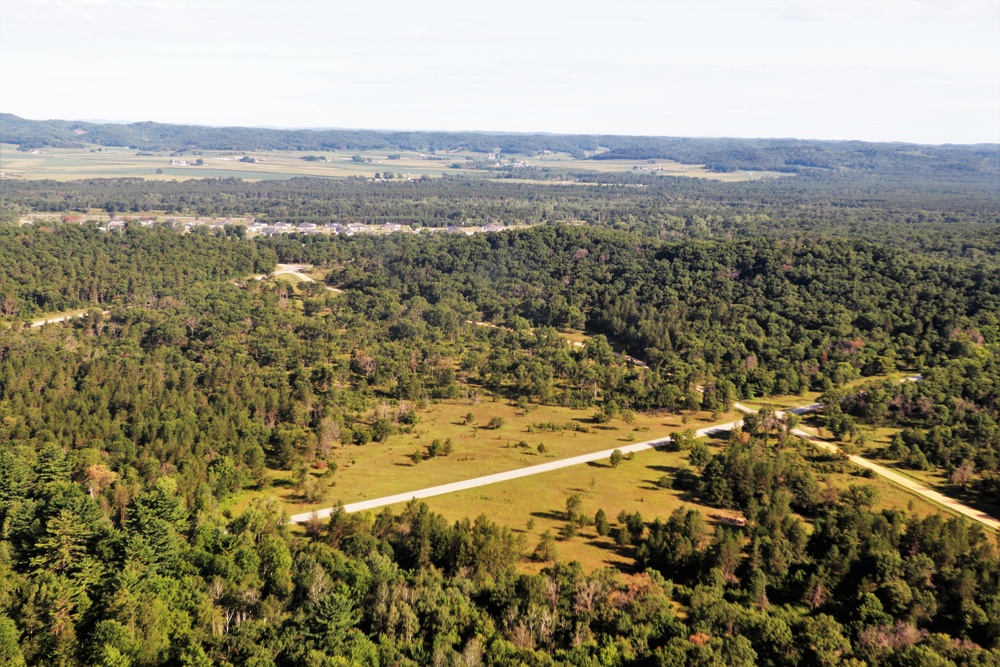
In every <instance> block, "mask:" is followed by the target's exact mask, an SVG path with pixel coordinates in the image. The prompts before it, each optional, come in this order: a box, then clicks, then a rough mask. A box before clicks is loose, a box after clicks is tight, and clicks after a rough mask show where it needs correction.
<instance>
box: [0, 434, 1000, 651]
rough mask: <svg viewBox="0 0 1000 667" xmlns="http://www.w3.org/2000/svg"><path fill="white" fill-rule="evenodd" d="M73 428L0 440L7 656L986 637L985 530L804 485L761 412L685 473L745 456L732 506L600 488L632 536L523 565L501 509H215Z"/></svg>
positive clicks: (796, 456) (831, 644)
mask: <svg viewBox="0 0 1000 667" xmlns="http://www.w3.org/2000/svg"><path fill="white" fill-rule="evenodd" d="M761 416H762V417H764V415H761ZM84 451H85V450H79V451H72V452H69V453H66V452H64V451H63V450H62V449H61V448H60V447H58V446H54V445H49V446H46V447H43V448H41V449H40V450H39V451H37V453H35V454H33V455H32V456H26V455H25V452H24V451H23V450H14V451H12V450H4V451H2V452H0V525H2V526H3V527H4V539H3V541H2V542H0V546H2V550H0V573H2V574H3V577H0V657H2V658H3V659H4V661H5V664H10V665H13V666H17V665H25V664H49V665H60V666H62V665H66V666H71V665H84V664H85V665H96V666H100V667H111V666H113V665H142V666H145V665H150V666H152V665H166V664H182V665H205V666H207V665H212V664H221V665H233V666H237V665H255V666H262V665H263V666H271V665H274V666H275V667H278V666H284V665H317V666H326V665H362V666H378V665H402V666H410V665H413V666H415V665H426V664H433V663H439V664H455V665H469V664H482V665H533V666H535V665H537V666H538V667H545V666H548V665H592V666H595V667H597V666H607V667H617V666H626V665H636V666H638V665H656V666H664V667H666V666H671V665H726V666H727V667H751V666H758V665H759V666H762V667H783V666H792V665H831V666H832V665H858V666H859V665H871V666H873V667H882V666H885V667H890V666H898V665H941V666H942V667H951V666H955V667H958V666H970V667H973V666H975V667H979V666H989V665H995V664H997V662H998V661H1000V626H998V624H997V623H996V618H997V616H996V612H997V611H998V609H997V604H998V600H1000V555H998V546H997V543H996V539H995V536H990V535H988V534H987V533H986V532H985V531H984V529H982V528H981V527H977V526H973V525H970V524H969V523H968V522H967V521H966V520H964V519H960V518H952V519H945V518H943V517H942V516H940V515H932V516H929V517H926V518H923V519H921V518H918V517H913V516H907V515H906V514H905V513H903V512H899V511H881V512H878V511H874V510H873V508H872V504H873V502H874V501H875V499H876V495H875V493H874V492H873V490H872V488H871V487H868V486H865V485H863V484H861V485H853V486H850V487H849V488H848V489H846V490H845V491H843V492H838V491H837V490H836V489H835V488H828V489H826V490H825V491H824V492H822V493H819V492H815V491H812V492H810V490H809V489H807V488H803V487H802V484H801V482H802V480H805V479H810V478H812V477H813V476H815V475H816V473H815V472H814V467H813V465H812V464H811V463H810V462H808V461H806V459H805V458H803V456H802V455H801V453H800V452H798V451H797V450H796V448H795V447H794V446H791V445H789V446H782V445H774V444H773V443H772V442H769V441H768V438H767V427H766V426H765V427H763V429H760V428H757V427H752V428H750V429H747V430H737V431H735V432H734V433H733V435H732V438H731V442H730V446H729V448H728V449H727V450H726V451H724V452H723V453H721V454H718V455H716V456H715V457H713V458H712V459H710V460H709V462H708V463H707V465H705V468H704V472H702V473H701V474H696V477H697V478H698V479H699V482H698V484H699V487H700V489H701V490H700V491H699V492H700V493H710V491H707V490H708V489H711V488H713V487H715V486H717V485H718V484H719V483H720V480H722V479H724V478H728V479H729V480H734V479H738V480H739V483H740V484H741V490H740V493H739V494H736V495H732V496H729V497H728V498H726V499H719V504H723V505H726V506H732V507H738V508H740V509H741V511H742V513H743V515H744V516H745V517H746V519H747V520H746V524H745V526H742V527H735V526H733V527H719V528H715V529H714V530H712V529H711V528H710V527H709V526H708V525H707V524H706V521H705V518H704V517H702V515H701V514H700V513H699V512H698V511H697V510H691V509H684V508H681V509H678V510H677V511H675V512H674V513H673V514H672V515H671V516H670V517H667V518H655V519H653V520H652V521H648V520H646V519H644V518H643V517H642V516H641V515H640V514H639V513H638V512H634V513H631V514H629V513H625V512H623V514H622V515H621V516H619V517H618V519H617V521H613V520H609V519H608V518H607V517H606V516H604V515H603V512H601V511H600V510H598V512H597V514H596V516H595V519H594V523H596V526H597V530H598V531H600V532H601V533H602V534H612V533H613V534H615V535H616V536H617V537H616V542H617V543H618V545H619V549H620V550H621V552H622V553H624V554H628V555H630V556H632V557H633V558H634V559H635V563H636V566H637V569H638V573H636V574H631V575H627V576H622V575H616V574H615V573H614V572H612V571H608V570H602V571H597V572H593V573H586V572H584V571H583V570H582V568H580V566H579V565H578V564H574V563H568V564H567V563H564V562H559V561H558V556H557V555H556V554H555V553H554V552H553V547H552V545H551V544H549V545H548V546H546V547H545V548H544V549H543V550H542V551H540V550H539V549H536V550H535V554H534V558H535V559H540V560H544V561H546V565H545V567H544V568H543V569H542V571H541V572H540V573H539V574H523V573H520V572H519V565H520V563H521V562H522V561H523V560H524V559H525V557H526V556H527V549H526V547H527V545H526V544H525V541H524V539H523V538H522V537H520V536H519V535H518V534H517V533H515V532H513V531H511V530H509V529H508V528H505V527H502V526H499V525H497V524H495V523H494V522H492V521H490V520H489V519H488V518H486V517H479V518H477V519H475V520H470V519H464V520H460V521H456V522H454V523H449V522H447V521H445V520H444V518H443V517H441V516H440V515H437V514H435V513H433V512H431V511H429V510H428V508H427V506H426V505H425V504H423V503H418V502H417V501H413V502H411V503H409V504H408V505H406V506H405V507H404V508H402V510H401V511H400V512H399V513H398V514H396V513H394V512H392V511H390V510H389V509H385V510H383V511H382V512H380V513H379V514H378V515H377V516H374V517H373V516H371V515H370V514H368V515H348V514H346V513H344V512H343V511H342V510H339V511H335V512H334V513H333V515H332V516H331V517H330V519H329V520H327V521H313V522H310V523H308V524H307V525H306V535H305V536H296V535H294V534H293V533H292V532H291V531H290V529H289V527H288V526H287V524H286V517H285V516H284V515H283V514H281V513H280V512H279V511H277V509H276V508H275V507H274V506H272V505H269V504H267V503H260V502H257V503H254V504H252V505H251V506H250V507H249V508H248V509H247V510H246V511H245V512H244V513H243V514H241V515H240V516H238V517H235V518H232V519H227V518H226V517H225V516H223V515H222V514H220V513H219V511H218V509H217V507H216V505H215V499H214V498H213V496H212V494H211V493H210V492H209V491H208V490H207V489H206V490H203V491H199V492H198V493H197V494H195V496H194V497H193V498H191V499H190V500H188V501H187V502H185V500H184V499H182V497H179V496H178V493H177V492H178V484H177V481H176V477H175V473H174V472H173V471H172V470H170V469H157V470H151V471H149V473H148V477H145V478H140V479H136V478H128V477H126V476H121V477H119V476H117V475H116V474H115V473H114V472H113V471H108V470H107V469H105V468H103V466H102V465H101V464H100V463H94V462H93V461H92V460H90V459H88V457H87V456H86V455H84V453H83V452H84ZM691 454H692V460H693V459H694V456H693V454H694V451H693V450H692V452H691ZM824 465H825V466H826V467H827V468H829V466H830V465H831V463H830V462H827V463H825V464H824ZM840 465H841V466H842V465H845V464H843V463H841V464H840ZM788 470H793V471H797V472H796V474H795V475H792V476H786V475H785V474H783V472H785V471H788ZM123 499H124V500H123ZM796 507H798V508H799V511H800V512H803V513H804V514H805V515H806V516H808V517H809V520H810V522H811V523H812V524H813V526H812V529H811V530H810V529H807V526H806V522H805V521H804V520H803V518H802V517H801V515H797V514H796V513H795V512H793V508H796ZM580 512H581V504H580V502H579V499H578V498H577V500H576V501H568V502H567V513H566V515H567V516H566V518H567V521H569V522H574V523H575V524H582V525H587V524H589V523H591V521H590V519H589V517H587V516H584V515H582V514H581V513H580ZM544 540H545V538H543V542H544Z"/></svg>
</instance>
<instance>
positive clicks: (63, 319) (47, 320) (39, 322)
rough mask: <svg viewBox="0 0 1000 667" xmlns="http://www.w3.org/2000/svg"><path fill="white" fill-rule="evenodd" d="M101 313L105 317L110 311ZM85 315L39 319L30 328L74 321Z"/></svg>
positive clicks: (84, 313) (75, 314)
mask: <svg viewBox="0 0 1000 667" xmlns="http://www.w3.org/2000/svg"><path fill="white" fill-rule="evenodd" d="M101 312H102V313H104V314H105V315H107V314H108V313H109V312H110V311H107V310H102V311H101ZM86 314H87V313H86V312H82V313H73V314H71V315H60V316H58V317H46V318H43V319H40V320H34V321H33V322H32V323H31V326H32V327H41V326H45V325H46V324H55V323H56V322H66V321H69V320H75V319H76V318H78V317H83V316H84V315H86Z"/></svg>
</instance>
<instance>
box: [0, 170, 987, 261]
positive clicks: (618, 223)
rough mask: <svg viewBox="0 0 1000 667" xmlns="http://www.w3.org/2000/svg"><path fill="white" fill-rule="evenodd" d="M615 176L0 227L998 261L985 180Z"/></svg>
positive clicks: (308, 194) (171, 193)
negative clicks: (260, 227)
mask: <svg viewBox="0 0 1000 667" xmlns="http://www.w3.org/2000/svg"><path fill="white" fill-rule="evenodd" d="M624 176H625V177H627V178H614V179H612V178H608V177H607V176H605V177H602V178H603V180H604V181H615V182H605V183H602V184H601V185H600V187H593V186H581V185H557V184H532V183H511V182H505V181H502V180H501V181H497V180H490V179H483V178H447V179H430V180H418V181H413V182H388V183H386V182H383V183H372V182H369V181H367V180H364V179H340V180H333V179H318V178H296V179H291V180H288V181H265V182H259V183H251V182H246V181H241V180H237V179H206V180H191V181H185V182H183V183H178V182H155V181H144V180H142V179H139V178H132V179H96V180H85V181H73V182H69V183H57V182H53V181H14V180H6V181H3V188H2V190H0V219H3V218H5V219H8V220H16V219H17V218H18V216H19V215H20V214H22V213H26V212H29V211H32V212H51V213H53V214H54V216H62V215H69V216H71V217H74V216H81V217H82V219H87V217H88V216H87V214H88V213H90V212H93V211H99V212H100V213H101V214H102V215H105V216H106V215H109V214H110V215H115V216H117V217H119V218H121V217H128V216H130V215H131V216H138V214H140V213H150V214H152V215H156V216H157V217H158V218H159V219H160V220H161V221H169V220H170V219H171V216H213V217H223V218H224V217H233V216H253V217H255V218H256V219H257V220H259V221H261V222H277V221H286V222H313V223H327V222H341V223H348V222H364V223H384V222H394V223H403V224H409V225H412V226H413V227H415V228H419V227H435V228H440V227H446V226H467V225H482V224H486V223H493V222H498V221H499V222H502V223H504V224H509V225H537V224H557V223H572V224H581V223H582V224H586V225H588V226H598V227H610V228H613V229H618V230H623V231H630V232H635V233H637V234H641V235H643V236H648V237H653V238H658V239H663V240H672V241H683V240H687V239H720V240H729V239H735V238H753V237H757V236H771V237H777V238H806V237H809V238H813V237H816V236H817V235H822V236H824V237H844V236H848V237H851V238H855V239H859V238H860V239H867V240H870V241H875V242H878V243H880V244H886V243H888V244H893V245H896V246H899V247H902V248H906V249H909V250H914V251H917V252H919V253H920V254H939V255H945V256H956V257H958V256H960V257H967V258H973V259H975V258H981V257H983V256H986V255H992V256H997V255H1000V225H998V224H997V221H998V219H1000V215H998V210H1000V194H998V190H997V188H996V187H995V183H994V182H993V181H982V180H978V181H968V182H966V181H963V182H953V181H940V180H939V181H926V180H922V179H917V180H912V179H910V180H906V181H902V182H896V181H893V180H891V179H874V180H872V179H867V180H865V179H859V178H857V177H849V176H843V177H836V178H833V177H824V178H820V177H817V176H808V175H805V176H801V175H800V176H795V177H794V178H788V179H781V180H778V181H767V182H746V183H719V182H714V181H707V180H702V179H691V178H662V177H653V176H649V175H647V176H644V177H634V176H632V175H631V174H625V175H624ZM590 177H593V175H591V176H589V177H587V178H590ZM580 178H581V179H583V178H585V176H583V175H581V176H580ZM994 180H995V179H994ZM618 181H620V182H618ZM627 181H631V182H627ZM637 186H641V187H637ZM94 217H95V218H97V217H98V216H97V215H96V214H94ZM77 219H79V218H77ZM887 230H891V232H890V233H887Z"/></svg>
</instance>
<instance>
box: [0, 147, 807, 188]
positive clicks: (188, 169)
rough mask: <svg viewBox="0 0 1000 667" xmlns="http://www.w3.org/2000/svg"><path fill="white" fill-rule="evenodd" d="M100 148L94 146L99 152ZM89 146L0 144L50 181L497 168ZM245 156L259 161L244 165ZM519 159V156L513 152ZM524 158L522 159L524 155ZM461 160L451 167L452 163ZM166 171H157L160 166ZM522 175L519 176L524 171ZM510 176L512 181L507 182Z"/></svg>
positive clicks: (612, 163) (563, 163)
mask: <svg viewBox="0 0 1000 667" xmlns="http://www.w3.org/2000/svg"><path fill="white" fill-rule="evenodd" d="M93 150H96V149H93ZM93 150H92V149H89V148H45V149H42V150H39V151H34V152H30V153H24V152H19V151H17V150H16V146H14V145H12V144H0V172H3V174H4V178H26V179H52V180H58V181H69V180H76V179H83V178H124V177H139V178H145V179H151V180H162V181H170V180H180V181H184V180H189V179H192V178H242V179H245V180H250V181H259V180H275V179H288V178H295V177H298V176H318V177H324V176H325V177H330V178H345V177H349V176H359V177H364V178H373V177H374V176H375V174H376V173H379V174H381V173H384V172H391V173H393V174H397V175H398V174H403V175H404V176H408V177H409V178H419V177H421V176H429V177H441V176H443V175H444V174H449V175H452V176H455V175H459V174H466V173H467V174H476V175H478V176H483V177H489V176H490V175H491V174H494V173H496V172H492V171H487V170H479V169H474V168H472V166H471V163H470V166H469V167H466V166H465V163H466V162H468V161H469V160H470V159H472V160H482V159H483V156H482V155H481V154H474V153H464V152H463V153H441V154H438V155H435V156H422V154H419V153H406V152H398V151H392V152H390V151H365V152H364V153H362V154H361V157H362V158H364V159H366V160H368V161H367V162H365V161H361V162H359V161H355V160H353V159H352V158H353V157H354V156H355V155H358V153H356V152H354V151H339V152H329V151H328V152H324V153H322V157H325V158H326V159H327V161H325V162H324V161H319V160H317V161H306V160H303V159H302V158H303V157H305V156H307V155H317V153H315V152H313V153H310V152H295V151H263V152H251V153H238V152H233V151H198V152H197V154H194V153H192V154H184V155H172V154H171V153H169V152H166V151H163V152H157V153H154V154H150V155H138V154H137V152H136V151H134V150H131V149H128V148H124V147H101V151H100V152H93ZM390 154H391V155H399V159H392V160H390V159H389V155H390ZM244 155H246V156H249V157H253V158H255V159H257V160H258V161H257V162H240V161H239V158H240V157H243V156H244ZM514 157H518V156H514ZM197 159H201V160H203V161H204V164H202V165H200V166H196V165H194V164H190V165H178V164H171V162H180V161H187V162H191V163H193V162H194V161H195V160H197ZM519 159H521V158H519ZM523 160H524V161H526V162H529V163H531V164H533V165H535V166H536V167H538V168H544V167H549V168H552V169H558V170H566V171H582V172H596V173H625V172H632V171H638V170H644V171H647V172H648V171H653V172H655V173H657V174H661V175H669V176H688V177H698V178H708V179H713V180H722V181H744V180H755V179H760V178H777V177H779V176H784V175H787V174H780V173H778V172H748V171H735V172H729V173H716V172H711V171H708V170H706V169H705V168H704V167H703V166H700V165H688V164H680V163H677V162H671V161H669V160H656V161H653V162H652V164H650V161H644V160H639V161H634V160H581V159H575V158H573V157H571V156H569V155H567V154H559V153H555V154H549V155H541V156H536V157H523ZM453 164H458V165H461V166H460V167H459V168H457V169H456V168H453V167H452V166H451V165H453ZM158 170H159V171H161V172H162V173H157V171H158ZM519 175H520V174H519ZM504 180H508V179H504ZM516 180H519V181H522V182H538V183H554V184H565V183H567V182H572V181H546V180H538V179H532V178H531V172H530V171H528V170H525V171H524V174H523V176H522V177H521V178H518V179H516Z"/></svg>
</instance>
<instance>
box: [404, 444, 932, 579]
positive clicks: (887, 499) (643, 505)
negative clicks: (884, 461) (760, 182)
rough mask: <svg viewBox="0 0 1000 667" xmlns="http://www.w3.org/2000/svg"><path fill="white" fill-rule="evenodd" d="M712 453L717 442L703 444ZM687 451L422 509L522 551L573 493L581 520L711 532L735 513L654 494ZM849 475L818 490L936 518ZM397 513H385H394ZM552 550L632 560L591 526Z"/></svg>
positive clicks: (612, 561) (477, 492)
mask: <svg viewBox="0 0 1000 667" xmlns="http://www.w3.org/2000/svg"><path fill="white" fill-rule="evenodd" d="M708 442H709V443H710V444H711V445H712V447H713V449H714V450H715V451H718V450H719V449H720V448H721V446H722V444H723V440H721V439H715V440H709V441H708ZM687 459H688V454H687V452H667V451H665V450H649V451H644V452H639V453H637V454H635V456H634V458H633V459H632V460H626V461H625V462H623V463H622V464H621V465H620V466H618V467H617V468H613V467H611V466H610V464H608V463H604V462H595V463H590V464H586V465H581V466H575V467H572V468H565V469H563V470H558V471H554V472H551V473H546V474H542V475H536V476H533V477H524V478H521V479H517V480H513V481H510V482H504V483H500V484H494V485H491V486H487V487H481V488H478V489H471V490H468V491H460V492H457V493H452V494H448V495H442V496H437V497H434V498H428V499H426V500H425V501H423V502H426V503H427V504H428V505H429V506H430V508H431V509H432V510H434V511H436V512H440V513H441V514H443V515H444V516H445V517H446V518H447V519H449V520H453V521H457V520H459V519H462V518H464V517H470V518H474V517H476V516H479V515H480V514H484V515H486V516H487V517H489V518H490V519H491V520H493V521H496V522H498V523H500V524H502V525H506V526H510V527H511V528H512V529H514V530H515V531H517V532H520V533H522V534H524V535H525V538H526V543H527V548H528V550H529V552H530V550H532V549H533V548H534V546H535V544H537V542H538V540H539V538H540V536H541V535H542V533H544V532H545V531H546V530H549V531H551V532H552V533H553V534H557V533H558V531H559V530H560V528H562V527H563V525H565V519H564V518H563V514H562V513H563V511H564V509H565V507H566V499H567V498H568V497H569V496H570V495H572V494H579V495H580V497H581V498H582V500H583V509H582V511H583V513H584V514H585V515H586V516H588V517H593V515H594V513H595V512H596V511H597V510H598V509H603V510H604V512H605V513H606V514H607V515H608V518H609V519H610V520H611V521H612V522H614V520H615V517H616V516H617V515H618V513H619V512H621V511H626V512H629V513H632V512H639V513H641V514H642V515H643V517H644V518H646V519H647V520H652V519H654V518H657V517H660V518H666V517H667V516H669V515H670V513H671V512H673V511H674V510H675V509H677V508H678V507H686V508H694V509H698V510H699V511H700V512H701V513H702V515H703V516H704V517H705V518H706V521H707V522H708V523H709V524H710V525H718V524H719V523H720V521H719V520H718V518H716V517H728V516H739V515H738V513H735V512H732V511H727V510H719V509H715V508H712V507H709V506H707V505H704V504H703V503H701V502H699V500H698V498H697V496H696V495H695V494H693V493H691V492H689V491H685V490H680V489H674V488H661V487H659V486H658V485H657V481H658V480H659V479H660V478H661V477H663V476H667V477H668V478H669V479H671V480H673V478H675V477H676V476H677V474H678V473H680V472H681V471H684V470H690V469H691V468H690V466H689V465H688V462H687ZM858 472H859V471H857V470H853V469H852V470H851V471H850V472H844V473H835V474H831V475H829V476H828V477H827V481H826V483H827V484H828V485H830V486H832V487H836V488H837V489H846V488H848V487H849V486H851V485H852V484H853V485H857V484H867V485H871V486H873V487H875V488H876V489H877V490H878V500H877V502H876V505H875V509H877V510H879V509H898V510H905V511H907V512H910V513H915V514H917V515H919V516H925V515H927V514H933V513H936V512H940V511H942V510H941V508H939V507H938V506H936V505H934V504H933V503H929V502H927V501H925V500H923V499H922V498H920V497H919V496H916V495H913V494H910V493H908V492H906V491H904V490H902V489H900V488H898V487H896V486H895V485H893V484H892V483H890V482H888V481H886V480H883V479H881V478H878V477H875V478H872V479H866V478H863V477H861V476H859V475H858V474H857V473H858ZM400 507H401V506H399V505H397V506H396V507H394V508H393V509H394V510H395V511H398V510H399V508H400ZM557 551H558V553H559V558H560V559H561V560H566V561H570V560H578V561H580V562H581V564H582V565H583V566H584V568H585V569H587V570H594V569H599V568H602V567H614V568H618V569H627V568H628V566H629V564H630V563H631V559H632V556H633V551H632V549H631V548H630V547H629V548H625V549H621V548H619V547H617V546H616V545H615V543H614V540H613V539H612V538H611V537H601V536H599V535H597V533H596V532H595V530H594V528H593V526H587V527H584V528H581V529H580V531H579V533H578V534H577V535H576V536H575V537H572V538H569V539H565V540H559V541H558V542H557ZM544 565H545V564H543V563H530V562H529V563H525V564H523V569H525V570H526V571H535V570H538V569H540V568H541V567H544Z"/></svg>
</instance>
